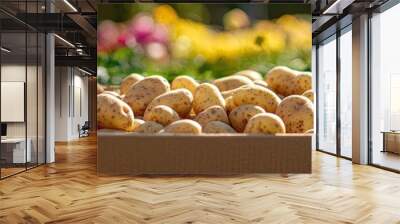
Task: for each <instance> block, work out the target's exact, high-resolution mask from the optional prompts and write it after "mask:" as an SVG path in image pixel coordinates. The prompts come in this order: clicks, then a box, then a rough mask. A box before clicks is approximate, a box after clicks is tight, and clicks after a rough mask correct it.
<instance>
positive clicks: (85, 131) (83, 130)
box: [78, 121, 90, 138]
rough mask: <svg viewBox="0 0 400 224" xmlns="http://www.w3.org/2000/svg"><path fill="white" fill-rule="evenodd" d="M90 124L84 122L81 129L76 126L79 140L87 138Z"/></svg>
mask: <svg viewBox="0 0 400 224" xmlns="http://www.w3.org/2000/svg"><path fill="white" fill-rule="evenodd" d="M89 130H90V123H89V121H85V123H84V124H83V125H82V127H81V126H80V125H79V124H78V131H79V138H81V137H87V136H89Z"/></svg>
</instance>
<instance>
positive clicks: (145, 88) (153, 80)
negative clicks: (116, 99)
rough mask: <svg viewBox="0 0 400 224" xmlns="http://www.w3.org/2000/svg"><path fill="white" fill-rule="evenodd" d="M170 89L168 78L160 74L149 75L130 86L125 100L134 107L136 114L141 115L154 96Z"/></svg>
mask: <svg viewBox="0 0 400 224" xmlns="http://www.w3.org/2000/svg"><path fill="white" fill-rule="evenodd" d="M169 89H170V87H169V83H168V81H167V80H166V79H164V78H162V77H158V76H151V77H147V78H145V79H143V80H141V81H139V82H137V83H135V84H134V85H133V86H131V88H129V90H128V92H127V93H126V94H125V97H124V101H125V102H126V103H128V105H129V106H130V107H131V108H132V110H133V112H134V114H135V115H138V116H141V115H143V114H144V111H145V110H146V108H147V105H148V104H149V103H150V102H151V101H152V100H153V99H154V98H156V97H157V96H159V95H161V94H163V93H166V92H168V91H169Z"/></svg>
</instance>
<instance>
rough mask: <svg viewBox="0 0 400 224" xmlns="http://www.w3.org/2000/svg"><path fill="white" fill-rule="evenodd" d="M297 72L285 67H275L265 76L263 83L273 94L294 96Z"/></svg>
mask: <svg viewBox="0 0 400 224" xmlns="http://www.w3.org/2000/svg"><path fill="white" fill-rule="evenodd" d="M296 76H297V72H296V71H295V70H292V69H290V68H288V67H285V66H277V67H275V68H273V69H271V70H270V71H269V72H268V74H267V75H266V76H265V81H266V82H267V84H268V86H269V87H270V88H272V89H273V90H274V91H275V93H277V94H281V95H283V96H289V95H291V94H294V92H295V88H296V84H295V78H296Z"/></svg>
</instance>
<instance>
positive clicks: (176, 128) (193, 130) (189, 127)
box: [160, 119, 201, 134]
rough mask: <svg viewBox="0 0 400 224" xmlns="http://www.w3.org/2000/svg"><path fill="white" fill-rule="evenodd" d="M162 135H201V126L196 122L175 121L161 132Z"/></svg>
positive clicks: (186, 120) (187, 120)
mask: <svg viewBox="0 0 400 224" xmlns="http://www.w3.org/2000/svg"><path fill="white" fill-rule="evenodd" d="M160 133H182V134H200V133H201V125H200V124H199V123H197V122H196V121H192V120H189V119H183V120H179V121H175V122H173V123H171V124H170V125H168V126H167V127H165V128H164V129H163V130H161V132H160Z"/></svg>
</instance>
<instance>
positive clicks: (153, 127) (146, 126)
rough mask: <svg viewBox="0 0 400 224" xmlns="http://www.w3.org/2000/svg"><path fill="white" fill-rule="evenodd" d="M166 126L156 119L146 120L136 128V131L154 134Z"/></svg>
mask: <svg viewBox="0 0 400 224" xmlns="http://www.w3.org/2000/svg"><path fill="white" fill-rule="evenodd" d="M163 128H164V127H163V126H162V125H161V124H159V123H157V122H154V121H145V122H144V123H143V124H141V125H140V126H139V127H138V128H136V129H135V132H136V133H145V134H154V133H158V132H159V131H161V130H162V129H163Z"/></svg>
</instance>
